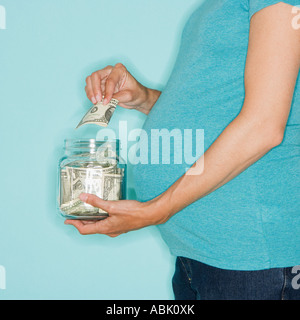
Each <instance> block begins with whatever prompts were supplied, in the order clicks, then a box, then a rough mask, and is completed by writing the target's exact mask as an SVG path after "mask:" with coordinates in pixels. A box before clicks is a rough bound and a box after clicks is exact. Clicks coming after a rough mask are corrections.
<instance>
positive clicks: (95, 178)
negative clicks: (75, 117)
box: [58, 139, 126, 220]
mask: <svg viewBox="0 0 300 320" xmlns="http://www.w3.org/2000/svg"><path fill="white" fill-rule="evenodd" d="M64 149H65V155H64V157H63V158H62V159H60V161H59V186H58V207H59V211H60V213H61V215H62V216H63V217H65V218H68V219H81V220H91V219H92V220H102V219H105V218H107V217H108V213H107V212H105V211H104V210H102V209H99V208H95V207H93V206H91V205H89V204H87V203H84V202H82V201H81V200H80V199H79V195H80V194H81V193H89V194H94V195H96V196H98V197H99V198H101V199H104V200H121V199H125V198H126V165H125V163H124V161H123V160H122V159H121V158H120V156H119V154H120V144H119V140H114V141H96V140H94V139H90V140H65V147H64Z"/></svg>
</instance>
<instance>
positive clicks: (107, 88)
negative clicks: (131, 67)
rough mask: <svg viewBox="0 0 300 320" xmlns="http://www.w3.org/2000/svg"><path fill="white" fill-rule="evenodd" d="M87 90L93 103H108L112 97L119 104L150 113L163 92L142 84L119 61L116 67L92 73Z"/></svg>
mask: <svg viewBox="0 0 300 320" xmlns="http://www.w3.org/2000/svg"><path fill="white" fill-rule="evenodd" d="M85 91H86V94H87V97H88V98H89V99H90V100H91V102H92V103H93V104H96V103H97V102H99V101H101V100H102V98H104V100H103V103H104V104H107V103H108V102H109V101H110V100H111V99H112V98H114V99H116V100H118V101H119V106H121V107H123V108H127V109H136V110H139V111H141V112H143V113H145V114H148V113H149V112H150V110H151V109H152V107H153V105H154V104H155V102H156V101H157V99H158V98H159V96H160V94H161V92H160V91H157V90H153V89H148V88H146V87H144V86H143V85H141V84H140V83H139V82H138V81H137V80H136V79H135V78H134V77H133V76H132V75H131V74H130V73H129V72H128V70H127V69H126V67H125V66H124V65H123V64H121V63H118V64H116V65H115V66H114V67H113V66H107V67H106V68H104V69H101V70H99V71H96V72H94V73H92V74H91V75H90V76H88V77H87V78H86V87H85Z"/></svg>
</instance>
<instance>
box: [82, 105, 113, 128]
mask: <svg viewBox="0 0 300 320" xmlns="http://www.w3.org/2000/svg"><path fill="white" fill-rule="evenodd" d="M118 103H119V101H118V100H116V99H112V100H111V101H110V102H109V103H108V104H107V105H106V106H105V105H103V102H102V101H100V102H98V103H97V104H95V105H94V106H93V107H92V108H91V109H90V110H89V111H88V112H87V113H86V114H85V116H84V117H83V118H82V120H81V121H80V122H79V124H78V126H77V127H76V129H78V128H79V127H81V126H83V125H85V124H97V125H99V126H102V127H107V125H108V123H109V121H110V119H111V117H112V115H113V114H114V112H115V109H116V107H117V105H118Z"/></svg>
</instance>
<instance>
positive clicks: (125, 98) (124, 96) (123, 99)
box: [113, 90, 133, 104]
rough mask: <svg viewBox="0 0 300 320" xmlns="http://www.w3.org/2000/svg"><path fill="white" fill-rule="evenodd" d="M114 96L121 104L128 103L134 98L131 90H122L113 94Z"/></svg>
mask: <svg viewBox="0 0 300 320" xmlns="http://www.w3.org/2000/svg"><path fill="white" fill-rule="evenodd" d="M113 98H114V99H116V100H118V101H119V103H121V104H124V103H125V104H126V103H128V102H131V101H132V100H133V96H132V93H131V91H129V90H121V91H119V92H117V93H115V94H114V95H113Z"/></svg>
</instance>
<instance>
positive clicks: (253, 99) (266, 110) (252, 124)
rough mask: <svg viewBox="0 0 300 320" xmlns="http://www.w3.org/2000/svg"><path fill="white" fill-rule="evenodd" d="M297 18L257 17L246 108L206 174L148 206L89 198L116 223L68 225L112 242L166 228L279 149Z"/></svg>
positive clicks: (298, 52) (214, 149)
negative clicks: (113, 238)
mask: <svg viewBox="0 0 300 320" xmlns="http://www.w3.org/2000/svg"><path fill="white" fill-rule="evenodd" d="M291 12H292V10H291V6H289V5H285V4H283V3H279V4H277V5H273V6H270V7H268V8H265V9H263V10H261V11H259V12H258V13H256V14H255V15H254V16H253V17H252V20H251V25H250V39H249V49H248V56H247V63H246V70H245V90H246V95H245V101H244V105H243V108H242V110H241V112H240V113H239V115H238V116H237V117H236V118H235V119H234V120H233V121H232V122H231V123H230V124H229V125H228V126H227V128H226V129H225V130H224V131H223V132H222V134H221V135H220V136H219V137H218V138H217V139H216V141H215V142H214V143H213V144H212V145H211V147H210V148H209V149H208V150H207V151H206V152H205V154H204V156H203V157H204V162H205V166H204V170H203V171H202V166H201V165H200V166H197V164H198V163H201V161H203V158H202V159H199V160H198V162H196V163H195V165H194V166H193V167H192V168H191V169H190V170H189V171H188V172H187V173H186V174H185V175H183V176H182V177H181V178H180V179H179V180H178V181H177V182H176V183H174V185H172V186H171V187H170V188H169V189H168V190H167V191H165V192H164V193H163V194H161V195H160V196H158V197H157V198H155V199H153V200H151V201H149V202H145V203H140V202H137V201H128V200H123V201H115V202H114V201H104V200H101V199H99V198H97V197H96V196H93V195H87V194H83V195H82V196H81V197H82V200H83V201H85V202H87V203H89V204H91V205H94V206H96V207H101V208H103V209H104V210H106V211H108V212H109V214H110V217H109V218H108V219H106V220H105V221H102V222H100V223H99V222H98V223H95V224H85V223H83V222H79V221H77V222H76V221H75V222H74V221H73V222H72V221H67V222H66V223H69V224H73V225H74V226H75V227H77V228H78V230H79V231H80V232H81V233H83V234H89V233H104V234H108V235H110V236H116V235H118V234H121V233H124V232H127V231H130V230H135V229H139V228H142V227H145V226H148V225H155V224H161V223H164V222H166V221H167V220H168V219H169V218H170V217H172V216H173V215H174V214H176V213H177V212H179V211H180V210H182V209H183V208H185V207H187V206H188V205H190V204H191V203H193V202H194V201H196V200H199V199H201V198H203V197H205V196H206V195H208V194H210V193H211V192H213V191H214V190H216V189H218V188H219V187H221V186H222V185H224V184H225V183H227V182H228V181H230V180H231V179H233V178H234V177H236V176H237V175H239V174H240V173H241V172H243V171H244V170H245V169H246V168H248V167H249V166H251V165H252V164H253V163H255V162H256V161H257V160H259V159H260V158H261V157H263V156H264V155H265V154H266V153H267V152H269V151H270V150H271V149H272V148H274V147H276V146H278V145H279V144H280V143H281V142H282V139H283V136H284V131H285V127H286V123H287V119H288V116H289V113H290V107H291V102H292V98H293V93H294V88H295V83H296V80H297V76H298V73H299V66H300V30H295V29H293V28H292V18H293V15H292V13H291ZM198 168H200V171H199V172H197V170H198ZM197 173H198V174H197ZM199 214H201V213H199Z"/></svg>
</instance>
